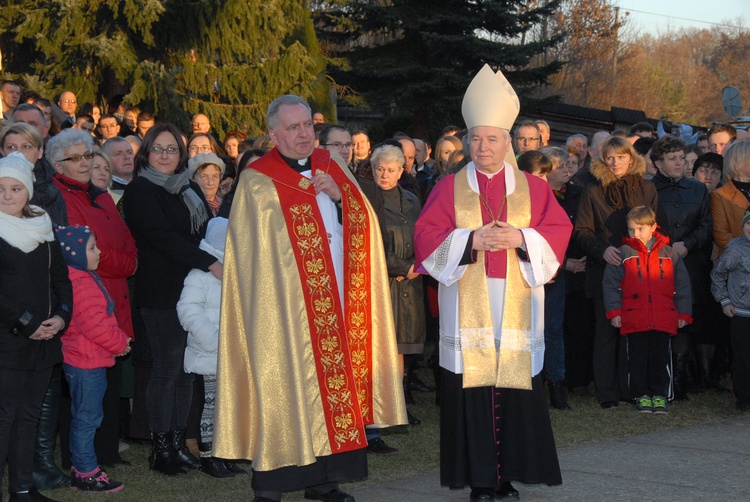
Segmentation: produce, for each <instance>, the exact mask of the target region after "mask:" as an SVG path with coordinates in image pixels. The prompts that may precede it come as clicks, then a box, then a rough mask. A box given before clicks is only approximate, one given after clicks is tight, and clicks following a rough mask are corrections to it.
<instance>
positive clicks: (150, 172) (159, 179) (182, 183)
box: [138, 166, 209, 234]
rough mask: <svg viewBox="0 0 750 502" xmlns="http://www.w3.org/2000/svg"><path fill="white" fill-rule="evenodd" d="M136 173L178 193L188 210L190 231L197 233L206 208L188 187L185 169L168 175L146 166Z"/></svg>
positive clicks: (188, 180) (204, 220)
mask: <svg viewBox="0 0 750 502" xmlns="http://www.w3.org/2000/svg"><path fill="white" fill-rule="evenodd" d="M138 175H139V176H143V177H144V178H146V179H147V180H149V181H150V182H151V183H153V184H154V185H158V186H160V187H162V188H163V189H164V190H166V191H167V192H169V193H171V194H175V195H177V194H179V195H180V197H181V199H182V203H183V204H185V207H187V208H188V211H190V226H191V233H193V234H195V233H198V230H199V229H200V228H201V225H203V223H205V222H206V221H207V220H208V218H209V216H208V209H206V205H205V204H204V203H203V201H202V200H201V198H200V197H199V196H198V194H197V193H195V190H193V189H192V188H191V187H190V179H189V178H188V171H187V169H185V170H184V171H182V172H181V173H175V174H173V175H171V176H169V175H167V174H163V173H160V172H159V171H157V170H156V169H154V168H153V167H152V166H146V167H145V168H144V169H142V170H141V172H140V173H138Z"/></svg>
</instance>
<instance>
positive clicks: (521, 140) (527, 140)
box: [516, 137, 539, 143]
mask: <svg viewBox="0 0 750 502" xmlns="http://www.w3.org/2000/svg"><path fill="white" fill-rule="evenodd" d="M516 141H518V142H519V143H533V142H534V141H539V138H533V137H532V138H524V137H520V138H516Z"/></svg>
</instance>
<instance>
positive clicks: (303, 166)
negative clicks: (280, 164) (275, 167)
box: [279, 152, 310, 173]
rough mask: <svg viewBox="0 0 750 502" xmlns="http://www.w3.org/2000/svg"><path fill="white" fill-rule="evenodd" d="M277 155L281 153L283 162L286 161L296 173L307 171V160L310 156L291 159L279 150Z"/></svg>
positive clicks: (308, 168)
mask: <svg viewBox="0 0 750 502" xmlns="http://www.w3.org/2000/svg"><path fill="white" fill-rule="evenodd" d="M279 155H281V158H282V159H284V162H286V163H287V164H288V165H289V167H291V168H292V169H294V170H295V171H297V172H298V173H302V172H305V171H309V170H310V167H308V165H307V164H308V161H309V160H310V157H306V158H304V159H293V158H291V157H287V156H286V155H284V154H283V153H281V152H279Z"/></svg>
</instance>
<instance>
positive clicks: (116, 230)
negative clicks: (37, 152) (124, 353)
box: [54, 174, 138, 338]
mask: <svg viewBox="0 0 750 502" xmlns="http://www.w3.org/2000/svg"><path fill="white" fill-rule="evenodd" d="M54 181H55V185H56V186H57V187H58V188H59V189H60V192H62V195H63V199H65V206H66V209H67V211H68V224H69V225H75V224H76V223H78V224H80V225H88V226H89V227H91V230H93V232H94V234H95V235H96V245H97V247H98V248H99V249H100V250H101V252H102V254H101V259H100V261H99V269H98V270H97V273H98V274H99V275H100V276H101V278H102V281H103V282H104V286H105V287H106V288H107V291H109V294H110V295H111V296H112V299H113V300H114V301H115V307H116V312H117V313H116V315H117V323H118V324H119V325H120V328H122V330H123V331H125V333H127V334H128V336H129V337H131V338H132V337H133V321H132V319H131V317H130V299H129V298H130V292H129V290H128V277H130V276H131V275H133V274H135V269H136V266H137V264H138V248H136V246H135V239H134V238H133V236H132V235H131V234H130V230H128V227H127V225H125V222H124V221H123V219H122V216H120V213H119V211H118V210H117V207H116V206H115V203H114V201H113V200H112V196H111V195H109V193H107V192H105V191H103V190H100V189H98V188H96V187H94V186H92V185H85V184H83V183H80V182H78V181H76V180H73V179H71V178H68V177H65V176H63V175H61V174H55V179H54Z"/></svg>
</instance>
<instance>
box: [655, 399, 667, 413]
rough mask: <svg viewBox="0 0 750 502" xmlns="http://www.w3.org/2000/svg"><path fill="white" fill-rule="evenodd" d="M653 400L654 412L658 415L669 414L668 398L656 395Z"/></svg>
mask: <svg viewBox="0 0 750 502" xmlns="http://www.w3.org/2000/svg"><path fill="white" fill-rule="evenodd" d="M652 402H653V403H654V413H656V414H657V415H666V414H667V400H666V398H664V397H662V396H654V398H653V399H652Z"/></svg>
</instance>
